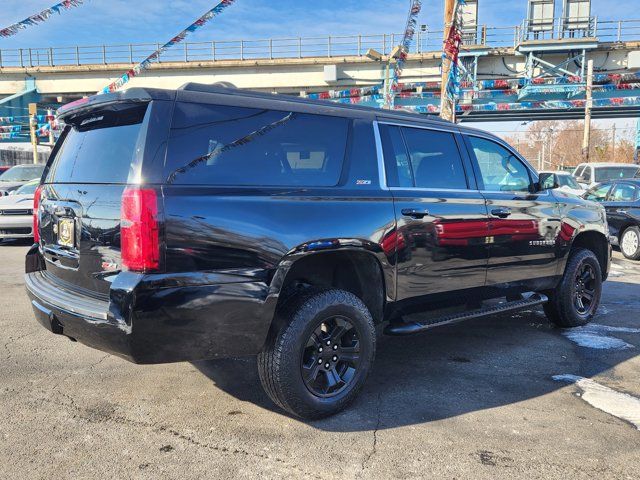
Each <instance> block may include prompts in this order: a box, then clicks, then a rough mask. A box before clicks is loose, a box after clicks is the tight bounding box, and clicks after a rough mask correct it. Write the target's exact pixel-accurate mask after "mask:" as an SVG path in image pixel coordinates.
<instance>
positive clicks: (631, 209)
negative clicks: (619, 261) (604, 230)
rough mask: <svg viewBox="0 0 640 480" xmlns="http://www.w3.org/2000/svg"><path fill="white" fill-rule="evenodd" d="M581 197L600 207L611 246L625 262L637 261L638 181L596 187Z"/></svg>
mask: <svg viewBox="0 0 640 480" xmlns="http://www.w3.org/2000/svg"><path fill="white" fill-rule="evenodd" d="M584 198H586V199H587V200H594V201H596V202H600V203H602V205H603V206H604V208H605V210H606V212H607V222H608V223H609V239H610V241H611V243H612V244H613V245H618V246H619V247H620V251H621V252H622V254H623V255H624V256H625V257H627V258H628V259H631V260H640V179H629V180H619V181H616V182H608V183H602V184H600V185H596V186H595V187H593V188H592V189H590V190H589V191H587V192H586V193H585V194H584Z"/></svg>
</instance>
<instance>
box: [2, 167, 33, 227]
mask: <svg viewBox="0 0 640 480" xmlns="http://www.w3.org/2000/svg"><path fill="white" fill-rule="evenodd" d="M39 183H40V179H39V178H38V179H37V180H32V181H30V182H28V183H25V184H24V185H23V186H21V187H20V188H18V189H17V190H15V191H13V192H11V193H10V194H9V195H7V196H4V197H0V240H4V239H9V238H30V237H33V195H34V193H35V191H36V188H37V187H38V184H39Z"/></svg>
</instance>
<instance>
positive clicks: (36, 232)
mask: <svg viewBox="0 0 640 480" xmlns="http://www.w3.org/2000/svg"><path fill="white" fill-rule="evenodd" d="M41 195H42V185H38V188H36V191H35V193H34V194H33V241H34V243H40V228H39V227H40V221H39V218H38V210H39V209H40V196H41Z"/></svg>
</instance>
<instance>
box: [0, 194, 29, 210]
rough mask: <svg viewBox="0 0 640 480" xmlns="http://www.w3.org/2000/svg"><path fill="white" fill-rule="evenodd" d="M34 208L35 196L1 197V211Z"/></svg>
mask: <svg viewBox="0 0 640 480" xmlns="http://www.w3.org/2000/svg"><path fill="white" fill-rule="evenodd" d="M31 207H33V194H31V193H30V194H27V195H9V196H6V197H0V209H10V208H18V209H23V208H31Z"/></svg>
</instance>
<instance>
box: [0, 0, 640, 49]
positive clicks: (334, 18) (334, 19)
mask: <svg viewBox="0 0 640 480" xmlns="http://www.w3.org/2000/svg"><path fill="white" fill-rule="evenodd" d="M57 1H59V0H2V2H1V3H2V8H0V28H1V27H4V26H7V25H10V24H12V23H14V22H16V21H19V20H22V19H24V18H26V17H28V16H29V15H32V14H34V13H36V12H39V11H41V10H42V9H43V8H46V7H49V6H51V5H52V4H54V3H56V2H57ZM215 3H217V0H175V1H164V2H163V1H158V0H134V1H131V0H85V4H84V5H83V6H81V7H78V8H75V9H72V10H69V11H66V12H64V13H62V14H61V15H59V16H54V17H53V18H51V19H50V20H49V21H47V22H46V23H44V24H40V25H38V26H36V27H31V28H29V29H28V30H25V31H22V32H20V33H19V34H18V35H16V36H14V37H10V38H0V48H16V47H23V48H25V47H26V48H28V47H47V46H69V45H101V44H103V43H106V44H114V43H132V42H134V43H135V42H164V41H166V40H168V39H169V38H171V37H172V36H174V35H175V34H176V33H178V32H180V31H181V30H182V29H183V28H185V27H186V26H187V25H189V24H190V23H191V22H192V21H193V20H195V19H196V18H198V17H200V15H202V14H203V13H204V12H205V11H207V10H208V9H210V8H212V7H213V5H215ZM443 3H444V2H443V0H425V1H424V2H423V8H422V13H421V15H420V18H419V22H420V23H421V24H427V25H429V26H430V27H431V28H432V29H434V30H438V29H441V27H442V25H441V24H442V6H443ZM556 3H557V8H560V5H561V3H562V2H561V0H556ZM408 6H409V0H368V1H362V0H360V1H356V0H314V1H313V2H309V1H300V0H298V1H296V0H283V1H265V0H237V1H236V3H235V4H234V5H232V6H231V7H229V8H228V9H227V10H226V11H225V12H224V13H223V14H222V15H221V16H220V17H218V18H216V19H214V20H213V21H212V22H211V23H209V24H208V25H206V26H205V27H204V28H202V29H201V30H200V31H199V32H197V33H196V34H194V35H192V36H191V37H190V40H193V41H210V40H223V39H241V38H242V39H251V38H254V39H255V38H270V37H287V36H316V35H328V34H332V35H339V34H358V33H362V34H366V33H392V32H400V31H402V30H403V28H404V23H405V20H406V16H407V11H408ZM526 9H527V1H526V0H511V1H507V0H479V12H480V13H479V23H481V24H487V25H494V26H510V25H516V24H519V23H520V22H521V21H522V19H523V18H524V16H525V13H526ZM639 9H640V0H625V1H612V0H592V14H593V15H597V16H598V18H600V19H613V20H619V19H624V18H627V19H630V18H633V17H638V15H637V13H636V12H638V10H639Z"/></svg>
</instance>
